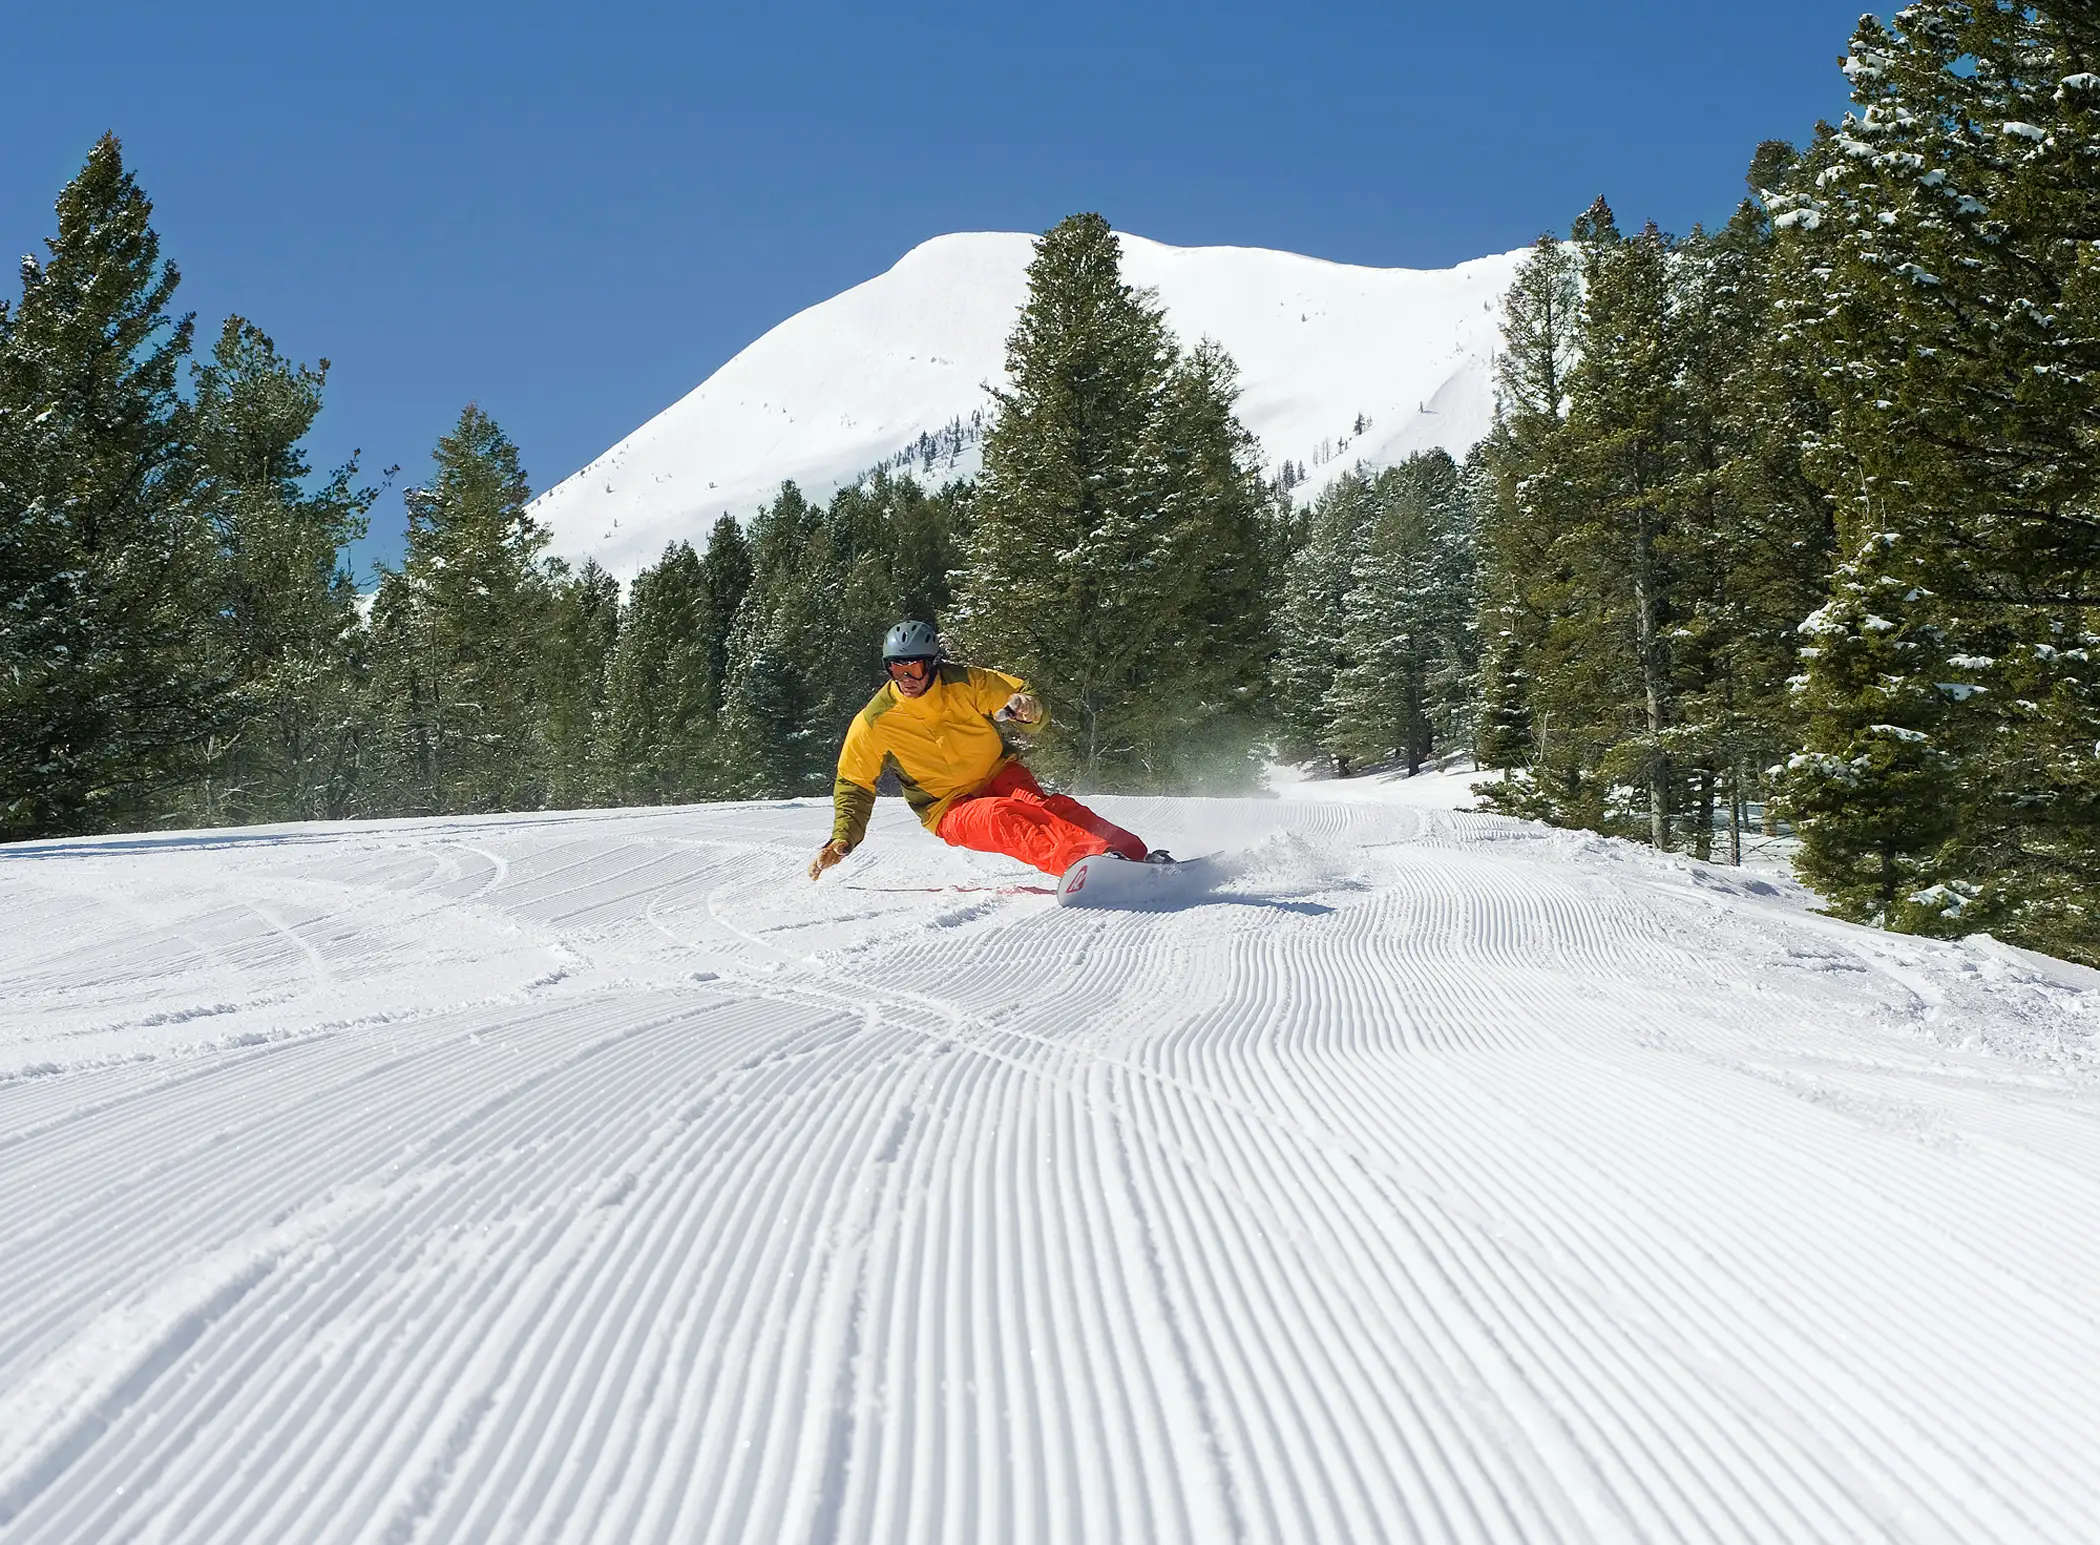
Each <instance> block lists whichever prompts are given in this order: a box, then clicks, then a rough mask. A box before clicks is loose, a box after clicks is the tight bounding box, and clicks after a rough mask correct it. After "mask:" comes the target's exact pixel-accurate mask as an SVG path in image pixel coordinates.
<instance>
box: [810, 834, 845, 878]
mask: <svg viewBox="0 0 2100 1545" xmlns="http://www.w3.org/2000/svg"><path fill="white" fill-rule="evenodd" d="M845 856H846V844H845V843H843V842H827V843H825V844H824V846H822V847H821V848H818V849H817V856H816V857H815V858H813V859H811V860H810V861H809V877H810V878H811V879H812V880H814V879H818V878H820V877H821V876H822V875H823V873H824V871H825V870H827V869H829V868H830V867H831V866H832V865H833V864H835V863H837V862H838V861H839V860H840V859H842V858H844V857H845Z"/></svg>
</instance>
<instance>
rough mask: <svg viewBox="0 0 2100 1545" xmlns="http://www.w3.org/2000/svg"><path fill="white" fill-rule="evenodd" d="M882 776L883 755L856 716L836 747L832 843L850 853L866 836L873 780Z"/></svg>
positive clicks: (873, 804) (865, 725) (873, 788)
mask: <svg viewBox="0 0 2100 1545" xmlns="http://www.w3.org/2000/svg"><path fill="white" fill-rule="evenodd" d="M881 776H882V752H881V750H880V749H879V748H878V747H877V746H876V744H875V737H874V735H873V734H872V733H870V731H869V729H868V724H867V720H866V719H864V718H861V717H859V716H855V718H854V720H853V723H852V725H851V726H850V727H849V728H848V729H847V731H846V743H845V745H843V746H841V747H840V748H839V775H838V777H837V779H836V780H834V782H833V783H832V785H831V809H832V820H831V840H832V842H833V844H834V845H839V844H843V851H844V852H847V853H851V852H852V851H853V850H854V849H855V848H857V847H859V846H860V839H861V838H863V837H865V836H866V835H867V834H868V817H869V816H871V815H873V814H874V813H875V780H876V779H878V778H880V777H881Z"/></svg>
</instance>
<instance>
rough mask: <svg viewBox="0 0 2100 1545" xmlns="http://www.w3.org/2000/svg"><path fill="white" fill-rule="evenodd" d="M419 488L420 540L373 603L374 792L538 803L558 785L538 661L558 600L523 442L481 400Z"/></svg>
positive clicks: (493, 805)
mask: <svg viewBox="0 0 2100 1545" xmlns="http://www.w3.org/2000/svg"><path fill="white" fill-rule="evenodd" d="M433 455H434V459H435V461H436V463H437V473H436V476H435V477H434V478H433V479H432V480H431V482H430V483H429V484H428V485H427V486H425V487H423V488H416V489H410V490H409V491H408V494H407V495H406V497H405V502H406V504H407V507H408V550H407V554H406V557H405V558H404V561H403V563H402V567H401V568H400V570H399V571H398V572H389V573H387V574H386V575H385V576H384V577H383V578H382V579H381V582H380V586H379V593H378V595H377V597H376V598H375V599H374V602H373V607H372V633H373V650H374V659H373V679H374V691H375V695H376V701H377V707H378V712H379V714H380V716H381V724H380V728H379V732H378V736H377V739H378V744H377V745H376V746H375V747H374V757H373V764H374V767H375V772H376V778H375V788H374V794H375V798H377V799H378V800H379V801H380V802H381V803H382V805H383V806H385V807H386V808H392V809H398V810H402V811H406V812H421V813H430V814H450V813H453V812H464V811H482V810H519V809H537V808H539V807H540V806H541V804H542V803H543V802H544V800H545V798H546V796H547V792H548V789H549V786H550V778H549V767H548V762H549V757H548V752H547V745H546V734H545V724H544V722H543V717H542V716H543V712H544V703H543V687H544V682H543V677H542V674H541V671H540V669H539V668H538V665H537V664H536V661H537V659H538V651H539V649H540V647H541V646H542V645H543V644H544V642H545V638H546V626H547V619H548V613H549V607H550V602H551V596H550V591H549V586H548V581H547V576H546V574H545V572H544V571H543V569H542V568H541V565H540V562H539V558H540V552H541V550H542V549H543V548H544V547H545V546H546V543H547V533H546V531H545V530H544V529H543V528H542V527H541V526H540V525H539V523H538V522H537V521H535V520H534V519H533V518H532V517H531V516H530V515H529V514H527V513H526V509H525V506H526V504H527V502H528V501H529V499H530V498H531V490H530V488H529V487H528V485H527V483H526V480H525V473H524V470H523V468H522V467H521V466H520V465H519V460H518V451H517V447H516V446H515V445H513V444H512V443H511V442H510V440H509V439H508V438H507V437H506V436H505V435H504V433H503V431H502V430H501V429H500V428H498V427H497V424H496V421H495V420H494V419H492V418H490V417H489V416H488V414H486V413H485V412H483V411H482V410H481V408H480V407H479V406H477V405H475V404H471V403H470V404H468V406H467V407H466V409H465V410H464V411H462V412H461V414H460V417H459V423H458V425H457V426H456V427H455V428H454V429H453V431H452V433H450V434H448V435H446V436H445V437H444V438H443V439H441V440H439V441H438V444H437V449H436V451H435V452H434V453H433Z"/></svg>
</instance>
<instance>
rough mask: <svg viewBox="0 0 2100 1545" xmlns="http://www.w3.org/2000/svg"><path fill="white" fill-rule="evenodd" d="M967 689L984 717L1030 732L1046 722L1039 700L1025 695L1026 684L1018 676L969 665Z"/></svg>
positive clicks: (1047, 720)
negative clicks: (1021, 726)
mask: <svg viewBox="0 0 2100 1545" xmlns="http://www.w3.org/2000/svg"><path fill="white" fill-rule="evenodd" d="M970 688H971V691H972V693H973V694H974V695H975V701H976V703H977V706H978V710H979V711H980V712H982V713H983V714H984V715H985V716H986V717H988V718H994V719H998V720H1000V722H1002V723H1005V722H1009V721H1010V722H1012V723H1014V724H1020V725H1025V726H1027V727H1028V728H1030V729H1041V728H1042V727H1043V725H1044V724H1046V723H1048V722H1049V718H1050V716H1049V714H1047V713H1046V712H1044V710H1043V704H1042V700H1041V699H1040V698H1037V697H1033V696H1031V695H1030V694H1029V691H1028V683H1027V682H1025V681H1023V680H1022V679H1021V678H1020V677H1019V676H1009V675H1007V674H1006V672H1004V671H988V670H983V669H980V668H977V667H974V666H973V667H972V668H971V670H970Z"/></svg>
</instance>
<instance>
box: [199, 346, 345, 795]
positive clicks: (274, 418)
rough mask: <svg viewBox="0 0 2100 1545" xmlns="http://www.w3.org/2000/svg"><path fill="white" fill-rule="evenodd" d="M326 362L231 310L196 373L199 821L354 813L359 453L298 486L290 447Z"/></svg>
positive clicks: (294, 447)
mask: <svg viewBox="0 0 2100 1545" xmlns="http://www.w3.org/2000/svg"><path fill="white" fill-rule="evenodd" d="M327 374H328V362H327V361H326V360H323V361H322V362H321V363H320V365H319V366H318V367H316V368H311V369H309V368H306V367H303V366H297V367H295V366H294V365H292V364H291V363H290V362H289V361H287V360H285V359H284V358H283V357H281V356H280V355H279V354H278V353H277V350H276V347H275V346H274V345H273V344H272V343H271V341H270V339H269V337H268V336H267V335H266V334H264V333H263V332H262V331H261V330H260V329H258V328H256V327H255V326H254V325H253V324H251V323H249V322H247V321H245V320H243V319H242V318H240V317H231V318H229V319H228V320H227V322H226V325H225V327H224V329H223V330H222V331H221V333H220V336H219V341H218V345H217V347H216V348H215V349H214V350H213V353H212V359H211V362H210V363H209V364H208V365H205V366H202V367H200V368H199V369H198V370H197V372H196V389H195V394H194V414H193V416H192V423H193V426H194V439H195V446H196V454H197V460H198V469H199V473H200V481H199V484H198V487H197V491H196V499H197V502H198V506H199V508H200V509H202V510H203V511H204V512H205V513H206V514H207V515H208V517H209V519H210V520H211V522H212V524H213V527H214V529H215V532H216V535H217V539H218V543H219V547H220V549H221V552H222V555H223V563H222V568H221V583H222V586H223V591H222V595H223V599H222V602H221V611H222V617H223V620H224V623H225V626H224V628H223V629H222V630H221V632H220V635H219V637H220V640H221V642H222V644H223V646H224V649H225V660H224V668H223V674H224V676H225V677H226V679H227V680H228V682H229V689H228V696H227V697H226V698H225V699H223V700H222V701H221V704H220V707H221V710H222V712H221V726H222V728H221V730H220V733H219V737H218V740H217V744H216V747H215V750H216V754H215V755H214V756H213V757H212V759H211V761H210V762H209V764H208V765H207V766H206V767H205V769H204V775H203V777H202V779H201V780H200V781H199V782H198V783H197V784H195V785H193V786H192V789H191V790H190V792H189V794H188V796H187V800H186V803H187V804H188V805H189V807H190V808H189V810H188V812H187V813H188V814H190V815H191V816H192V817H193V818H194V819H198V820H201V821H203V822H206V823H207V824H219V823H223V822H228V821H271V820H318V819H323V818H326V817H331V816H339V815H342V814H343V813H344V812H345V811H346V810H347V809H348V808H349V807H350V801H351V798H352V792H353V789H354V786H355V782H356V777H357V762H358V755H359V716H358V706H359V702H360V698H361V685H360V681H359V671H358V664H359V653H360V651H359V647H358V642H359V641H358V635H359V633H360V630H361V623H360V620H359V617H358V611H357V593H356V587H355V585H354V583H353V581H352V579H351V576H350V574H349V571H348V570H347V568H346V567H345V566H344V564H343V562H342V554H343V549H344V548H345V546H346V545H347V544H348V543H349V542H351V541H353V540H354V539H356V538H357V537H359V536H362V535H363V534H364V530H365V521H364V515H365V511H366V509H368V508H369V507H370V504H371V501H372V498H373V493H372V491H371V490H370V489H361V488H357V487H355V486H353V480H354V478H355V476H356V472H357V464H356V460H355V458H354V457H353V458H352V460H351V461H350V462H349V463H348V464H346V465H344V466H342V467H340V468H338V469H337V470H336V471H335V472H334V473H333V474H332V475H331V476H330V477H329V478H328V480H327V481H326V482H325V483H323V484H322V485H321V487H320V488H318V489H317V490H315V491H313V492H311V493H309V492H308V491H307V490H306V488H305V482H306V479H307V477H308V467H307V463H306V459H305V456H304V454H303V453H302V452H301V451H300V449H299V446H300V442H301V441H302V440H304V439H305V437H306V434H307V432H308V431H309V430H310V429H311V427H312V425H313V421H314V419H315V417H316V416H317V415H318V414H319V412H320V409H321V394H322V388H323V386H324V384H325V382H326V380H327Z"/></svg>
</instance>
